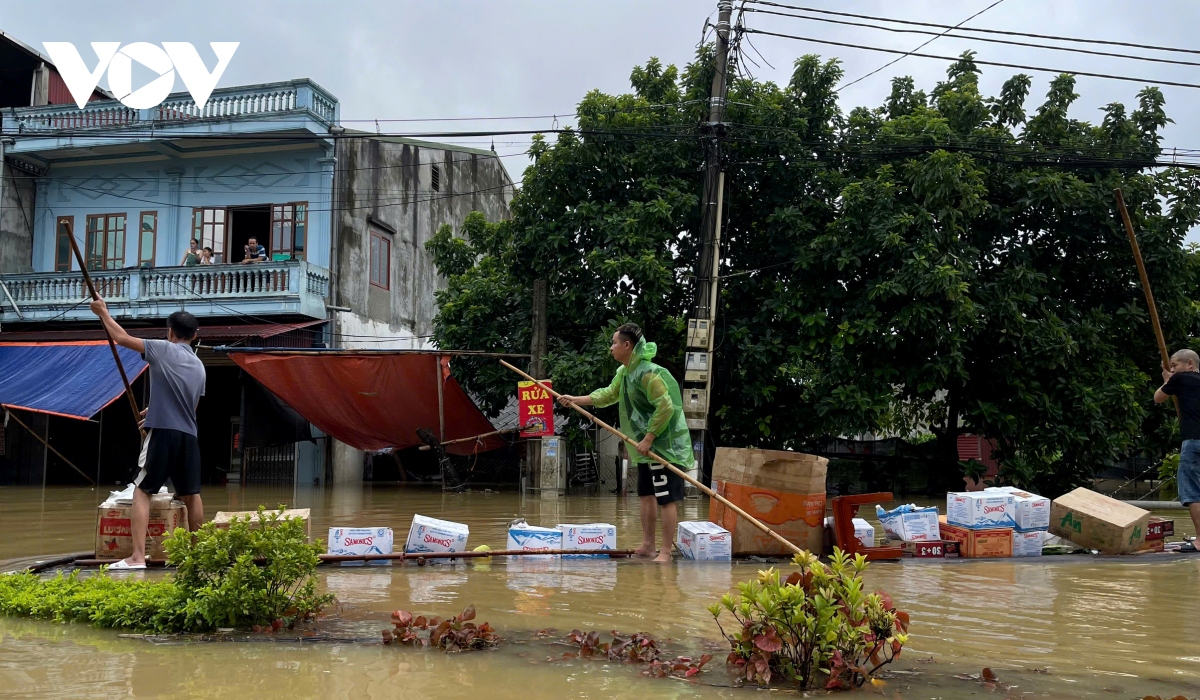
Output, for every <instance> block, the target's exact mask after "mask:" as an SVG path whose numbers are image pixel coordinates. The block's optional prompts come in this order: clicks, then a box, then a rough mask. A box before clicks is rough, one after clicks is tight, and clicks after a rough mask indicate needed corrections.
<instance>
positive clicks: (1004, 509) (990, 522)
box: [946, 491, 1017, 530]
mask: <svg viewBox="0 0 1200 700" xmlns="http://www.w3.org/2000/svg"><path fill="white" fill-rule="evenodd" d="M1016 511H1017V503H1016V499H1014V498H1013V497H1012V494H1008V493H998V492H996V491H967V492H962V493H948V494H946V522H948V523H950V524H951V525H958V526H959V527H966V528H972V529H978V530H985V529H993V528H1005V527H1008V528H1012V527H1016V526H1017V521H1016V518H1015V517H1013V516H1014V515H1015V514H1016Z"/></svg>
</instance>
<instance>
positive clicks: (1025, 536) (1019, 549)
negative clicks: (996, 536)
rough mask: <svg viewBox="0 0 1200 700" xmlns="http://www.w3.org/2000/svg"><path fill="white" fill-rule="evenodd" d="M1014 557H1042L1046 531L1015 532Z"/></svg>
mask: <svg viewBox="0 0 1200 700" xmlns="http://www.w3.org/2000/svg"><path fill="white" fill-rule="evenodd" d="M1012 537H1013V544H1012V555H1013V556H1014V557H1040V556H1042V540H1044V539H1045V538H1046V531H1045V530H1013V535H1012Z"/></svg>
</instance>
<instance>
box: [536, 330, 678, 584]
mask: <svg viewBox="0 0 1200 700" xmlns="http://www.w3.org/2000/svg"><path fill="white" fill-rule="evenodd" d="M609 352H611V353H612V356H613V359H615V360H616V361H617V362H620V363H621V366H620V367H618V368H617V376H616V377H614V378H613V380H612V384H609V385H608V387H607V388H604V389H597V390H595V391H593V392H592V393H591V394H589V395H587V396H561V397H559V402H560V403H562V404H563V405H564V406H569V405H570V404H572V403H574V404H578V405H580V406H597V407H599V408H604V407H605V406H611V405H613V404H614V403H620V410H621V432H623V433H625V434H626V435H627V436H629V437H630V438H632V439H634V440H637V441H638V444H637V453H636V454H631V455H630V461H631V462H632V463H633V464H636V465H637V470H638V496H639V497H640V498H641V510H642V536H643V540H642V546H641V547H638V548H637V554H638V555H639V556H645V557H649V556H654V553H655V548H654V529H655V528H654V525H655V511H656V510H660V509H661V511H662V524H663V546H662V549H661V550H659V551H658V558H656V559H655V561H661V562H666V561H671V543H672V542H674V540H675V528H676V525H677V524H678V523H679V513H678V510H677V509H676V506H675V503H676V502H678V501H682V500H683V479H682V478H681V477H680V476H679V475H678V474H676V473H675V472H673V471H671V470H670V469H667V468H666V467H664V466H663V465H661V464H659V463H658V462H656V461H654V460H653V459H651V458H649V457H647V455H649V454H650V452H652V451H653V452H654V453H656V454H657V455H658V456H660V457H662V458H663V459H665V460H667V461H668V462H670V463H671V464H674V465H675V466H677V467H679V468H680V469H682V470H684V471H690V470H691V469H692V467H693V465H694V464H695V459H694V458H693V457H692V441H691V436H690V434H689V433H688V427H687V422H686V421H685V420H684V418H683V398H682V397H681V396H680V394H679V383H678V382H676V381H675V378H674V377H672V376H671V373H670V372H668V371H667V370H665V369H663V368H662V367H659V366H658V365H656V364H654V363H653V362H651V360H652V359H654V355H655V354H656V353H657V352H658V346H656V345H655V344H654V343H647V342H646V339H645V338H643V337H642V329H641V328H638V327H637V326H636V325H635V324H632V323H626V324H625V325H623V326H621V327H620V328H618V329H617V332H616V333H613V337H612V347H611V348H609Z"/></svg>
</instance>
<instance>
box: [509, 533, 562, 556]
mask: <svg viewBox="0 0 1200 700" xmlns="http://www.w3.org/2000/svg"><path fill="white" fill-rule="evenodd" d="M562 548H563V533H562V530H558V529H551V528H548V527H535V526H533V525H521V526H518V527H510V528H509V529H508V545H507V546H506V547H505V549H509V550H513V549H519V550H521V551H523V552H531V551H538V550H545V549H562ZM557 556H558V555H557V554H526V555H523V556H519V557H509V558H510V559H554V558H556V557H557Z"/></svg>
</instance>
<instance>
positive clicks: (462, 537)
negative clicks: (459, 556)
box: [404, 515, 471, 554]
mask: <svg viewBox="0 0 1200 700" xmlns="http://www.w3.org/2000/svg"><path fill="white" fill-rule="evenodd" d="M470 534H471V530H470V528H468V527H467V526H466V525H463V524H462V523H455V522H450V521H449V520H438V519H437V518H427V517H425V516H424V515H414V516H413V521H412V526H411V527H410V528H409V529H408V539H407V540H406V541H405V543H404V552H405V553H406V554H422V553H426V552H465V551H466V549H467V537H468V536H469V535H470Z"/></svg>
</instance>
